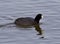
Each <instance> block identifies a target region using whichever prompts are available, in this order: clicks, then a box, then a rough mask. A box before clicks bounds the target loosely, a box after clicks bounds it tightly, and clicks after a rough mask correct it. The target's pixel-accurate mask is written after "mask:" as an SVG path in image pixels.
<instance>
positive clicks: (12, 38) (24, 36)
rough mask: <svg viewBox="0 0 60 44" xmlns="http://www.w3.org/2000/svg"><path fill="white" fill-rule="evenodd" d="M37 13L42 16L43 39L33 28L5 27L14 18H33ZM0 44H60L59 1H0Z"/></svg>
mask: <svg viewBox="0 0 60 44" xmlns="http://www.w3.org/2000/svg"><path fill="white" fill-rule="evenodd" d="M38 13H41V14H43V16H44V18H43V19H41V23H42V24H41V25H40V27H41V28H42V30H44V31H43V32H44V33H43V34H44V37H45V38H43V39H42V38H40V36H38V35H36V34H37V32H36V31H35V30H34V28H18V27H16V26H15V25H14V24H10V25H6V26H5V24H8V23H12V22H14V21H15V19H16V18H19V17H33V18H34V17H35V16H36V15H37V14H38ZM2 25H4V26H2ZM0 44H60V0H0Z"/></svg>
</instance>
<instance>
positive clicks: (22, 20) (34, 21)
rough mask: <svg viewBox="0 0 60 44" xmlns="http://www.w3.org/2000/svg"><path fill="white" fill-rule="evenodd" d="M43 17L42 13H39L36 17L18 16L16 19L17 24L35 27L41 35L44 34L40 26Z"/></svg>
mask: <svg viewBox="0 0 60 44" xmlns="http://www.w3.org/2000/svg"><path fill="white" fill-rule="evenodd" d="M41 18H42V14H37V16H36V17H35V19H34V18H31V17H25V18H18V19H16V20H15V24H16V25H18V26H20V27H31V26H33V27H35V30H36V31H37V32H39V34H40V35H42V30H41V28H40V27H39V20H40V19H41Z"/></svg>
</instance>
